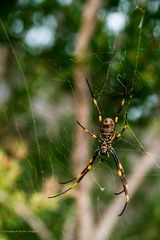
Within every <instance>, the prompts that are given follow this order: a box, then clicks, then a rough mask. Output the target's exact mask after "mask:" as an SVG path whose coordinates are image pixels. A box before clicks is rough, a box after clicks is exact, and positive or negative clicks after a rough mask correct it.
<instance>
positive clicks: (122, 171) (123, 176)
mask: <svg viewBox="0 0 160 240" xmlns="http://www.w3.org/2000/svg"><path fill="white" fill-rule="evenodd" d="M111 154H112V156H113V159H114V161H115V164H116V167H117V171H118V176H119V177H120V179H121V182H122V185H123V190H122V191H121V192H119V193H115V194H116V195H118V194H121V193H123V192H124V194H125V201H126V202H125V205H124V207H123V209H122V211H121V213H120V214H119V215H118V216H121V215H122V214H123V213H124V211H125V209H126V206H127V204H128V202H129V195H128V185H127V181H126V178H125V175H124V170H123V167H122V165H121V163H120V161H119V159H118V157H117V154H116V152H115V150H114V149H113V148H111Z"/></svg>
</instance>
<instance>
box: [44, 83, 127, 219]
mask: <svg viewBox="0 0 160 240" xmlns="http://www.w3.org/2000/svg"><path fill="white" fill-rule="evenodd" d="M86 82H87V85H88V88H89V90H90V93H91V96H92V100H93V104H94V106H95V107H96V109H97V112H98V114H99V118H98V119H99V124H100V136H99V137H97V136H96V135H95V134H93V133H91V132H90V131H89V130H88V129H87V128H85V127H83V126H82V125H81V123H80V122H78V121H77V123H78V124H79V126H80V127H81V128H82V129H83V130H84V131H85V132H86V133H88V134H89V135H90V136H91V137H92V138H94V139H97V140H98V142H99V147H98V148H97V149H96V151H95V152H94V153H93V157H92V159H91V160H90V161H89V162H88V164H87V165H86V167H85V168H84V169H83V171H81V173H80V174H79V175H78V176H77V177H75V178H73V179H71V180H69V181H66V182H61V183H60V184H66V183H70V182H74V183H73V184H72V185H71V187H69V188H68V189H67V190H65V191H63V192H61V193H59V194H57V195H54V196H50V197H48V198H55V197H58V196H61V195H63V194H64V193H66V192H68V191H70V190H71V189H73V188H74V187H77V186H78V185H79V183H80V182H81V180H82V179H83V177H84V176H85V175H86V174H87V173H88V172H89V171H90V169H91V168H92V167H93V164H94V162H95V160H96V158H97V156H99V157H100V159H101V160H103V159H102V156H107V157H108V156H109V155H110V154H111V155H112V157H113V159H114V162H115V165H116V168H117V172H118V176H119V177H120V180H121V183H122V186H123V190H122V191H120V192H118V193H115V195H119V194H121V193H123V192H124V194H125V205H124V207H123V209H122V211H121V213H120V214H119V215H118V216H121V215H122V214H123V213H124V211H125V209H126V206H127V204H128V202H129V195H128V185H127V181H126V178H125V174H124V170H123V167H122V165H121V163H120V160H119V158H118V156H117V154H116V152H115V150H114V148H113V147H112V142H113V141H115V140H116V139H118V138H120V136H121V135H122V133H123V132H124V130H125V129H126V128H127V112H126V114H125V120H124V125H123V128H122V130H121V132H120V133H118V132H117V131H116V127H117V123H118V119H119V115H120V113H121V111H122V109H123V106H124V104H125V96H126V91H124V95H123V99H122V101H121V103H120V106H119V108H118V110H117V113H116V114H115V117H114V120H112V119H111V118H103V117H102V114H101V111H100V109H99V106H98V103H97V100H96V98H95V95H94V93H93V91H92V89H91V86H90V84H89V82H88V80H87V79H86ZM130 99H131V96H130Z"/></svg>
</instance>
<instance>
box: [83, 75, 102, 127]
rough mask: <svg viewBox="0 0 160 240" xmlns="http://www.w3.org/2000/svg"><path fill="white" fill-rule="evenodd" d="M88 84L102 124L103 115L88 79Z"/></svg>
mask: <svg viewBox="0 0 160 240" xmlns="http://www.w3.org/2000/svg"><path fill="white" fill-rule="evenodd" d="M86 82H87V85H88V88H89V90H90V93H91V96H92V99H93V104H94V106H95V107H96V109H97V112H98V114H99V117H98V120H99V122H100V123H101V122H102V114H101V111H100V109H99V106H98V103H97V100H96V98H95V96H94V93H93V91H92V88H91V86H90V84H89V82H88V79H86Z"/></svg>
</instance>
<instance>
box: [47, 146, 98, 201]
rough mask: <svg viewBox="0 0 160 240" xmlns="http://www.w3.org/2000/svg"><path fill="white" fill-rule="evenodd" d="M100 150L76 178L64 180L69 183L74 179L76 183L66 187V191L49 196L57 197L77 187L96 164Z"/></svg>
mask: <svg viewBox="0 0 160 240" xmlns="http://www.w3.org/2000/svg"><path fill="white" fill-rule="evenodd" d="M99 150H100V149H97V150H96V151H95V152H94V154H93V158H92V159H91V160H90V161H89V162H88V164H87V165H86V167H85V168H84V169H83V171H82V172H81V173H80V174H79V175H78V176H77V177H76V178H73V179H71V180H69V181H67V182H63V183H62V184H65V183H69V182H72V181H74V183H73V184H72V185H71V187H69V188H68V189H66V190H65V191H63V192H61V193H58V194H56V195H54V196H50V197H48V198H55V197H59V196H61V195H63V194H65V193H66V192H68V191H70V190H71V189H73V188H75V187H77V186H78V185H79V183H80V182H81V180H82V179H83V177H84V176H85V175H86V174H87V173H88V172H89V171H90V169H91V168H92V167H93V164H94V161H95V160H96V158H97V155H98V153H99Z"/></svg>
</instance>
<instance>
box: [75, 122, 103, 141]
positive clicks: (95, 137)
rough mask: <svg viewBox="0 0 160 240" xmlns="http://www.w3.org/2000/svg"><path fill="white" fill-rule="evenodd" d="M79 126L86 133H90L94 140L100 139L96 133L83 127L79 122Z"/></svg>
mask: <svg viewBox="0 0 160 240" xmlns="http://www.w3.org/2000/svg"><path fill="white" fill-rule="evenodd" d="M76 122H77V123H78V125H79V126H80V127H81V128H82V129H83V130H84V131H85V132H86V133H88V134H89V135H90V136H91V137H92V138H94V139H98V138H97V136H96V135H95V134H94V133H91V132H90V131H89V130H88V129H87V128H85V127H83V126H82V124H81V123H80V122H78V121H76Z"/></svg>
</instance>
